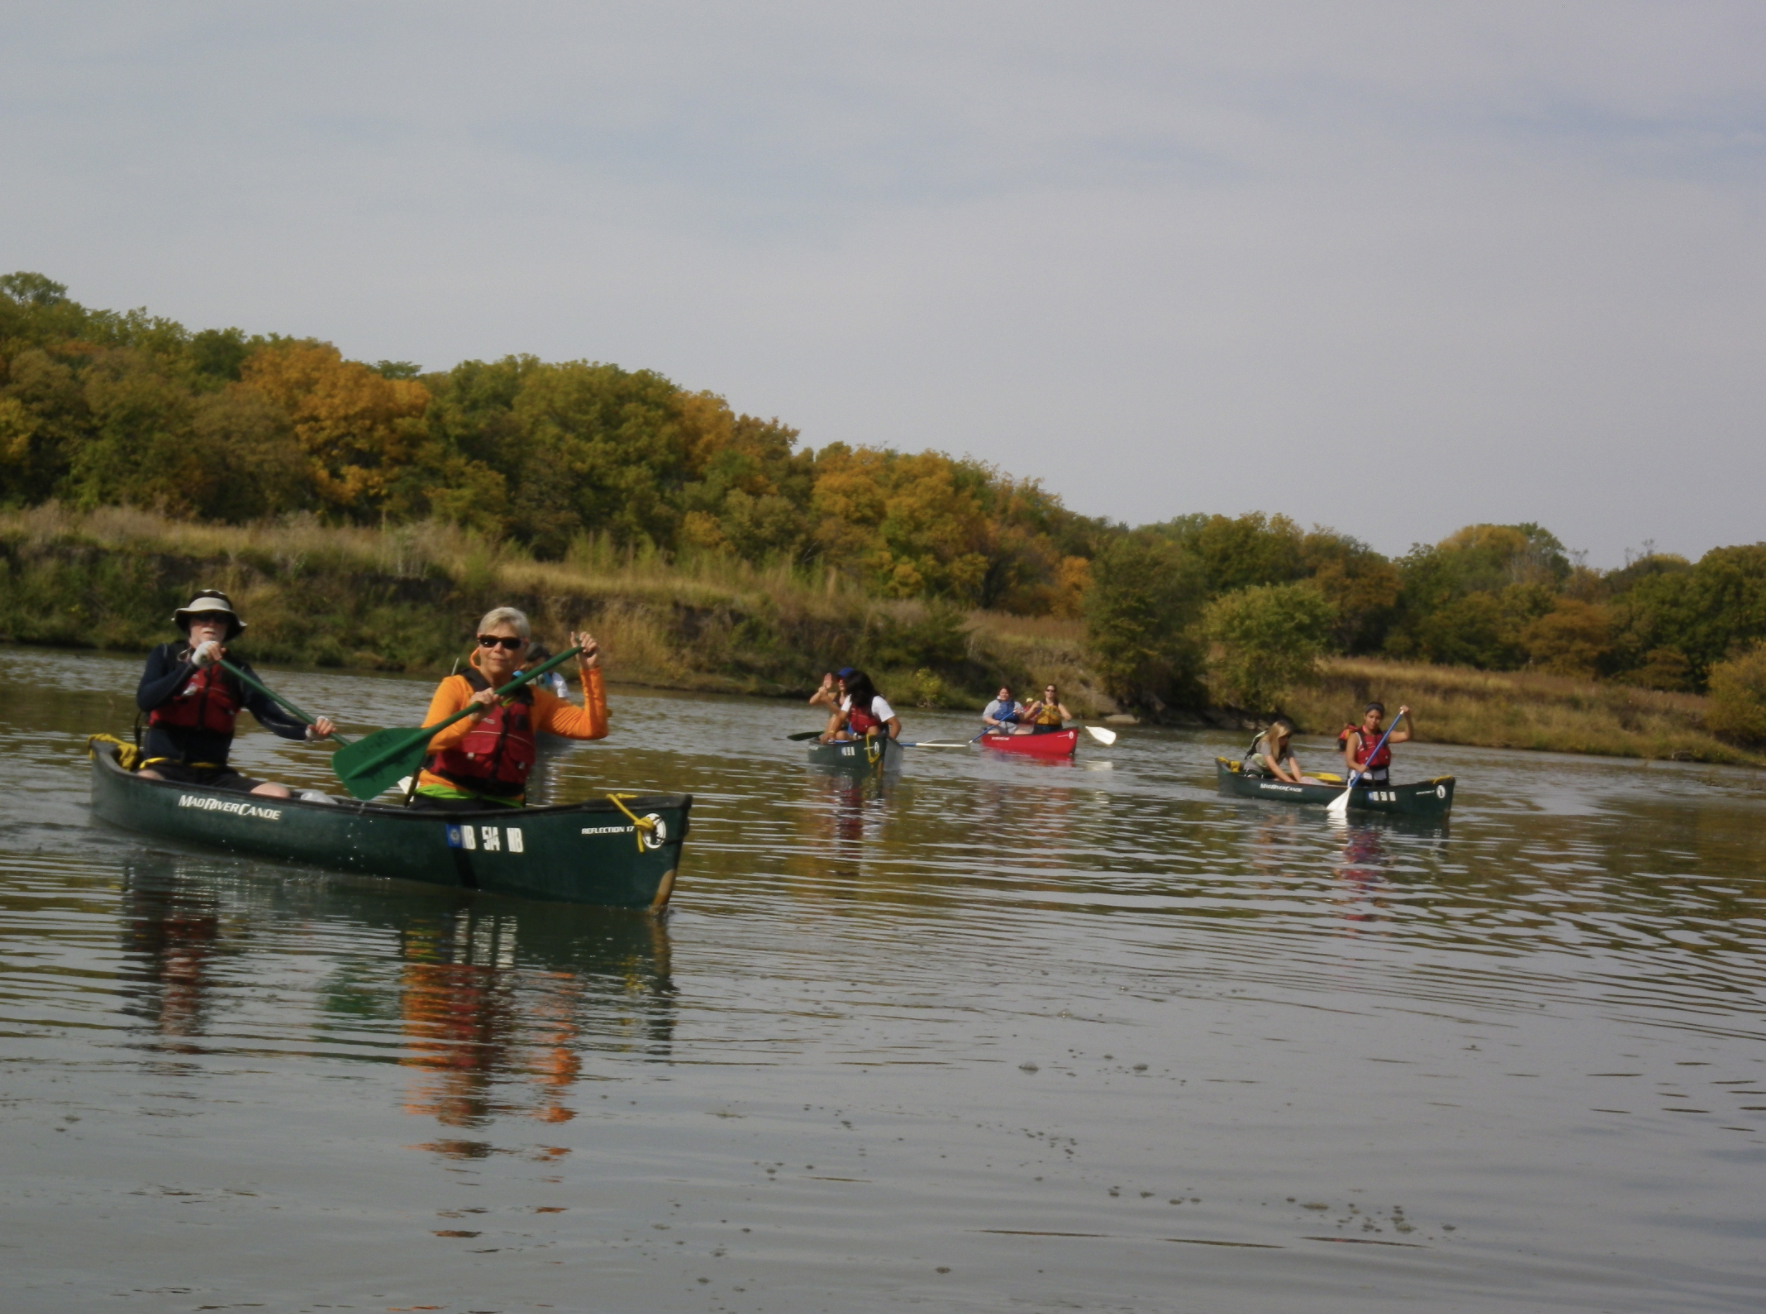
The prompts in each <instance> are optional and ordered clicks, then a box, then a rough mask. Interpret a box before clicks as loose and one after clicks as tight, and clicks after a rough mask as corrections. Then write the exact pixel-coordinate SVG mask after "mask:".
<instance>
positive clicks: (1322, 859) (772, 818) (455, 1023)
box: [0, 649, 1766, 1314]
mask: <svg viewBox="0 0 1766 1314" xmlns="http://www.w3.org/2000/svg"><path fill="white" fill-rule="evenodd" d="M0 672H3V675H4V680H5V684H6V687H7V688H8V689H9V690H11V695H10V697H9V698H8V700H7V704H6V710H5V711H4V712H3V713H0V736H3V738H4V745H5V752H4V754H3V755H0V773H3V776H4V783H5V786H6V788H5V791H4V795H3V797H4V800H5V801H4V803H0V835H3V842H4V847H5V853H6V855H7V858H6V861H5V863H4V866H3V867H0V1172H3V1173H4V1182H5V1189H4V1190H3V1191H0V1290H3V1292H4V1295H3V1299H0V1306H3V1307H4V1308H5V1309H6V1310H8V1311H12V1312H13V1314H18V1312H34V1311H47V1310H56V1311H65V1310H76V1309H77V1310H90V1309H119V1310H129V1309H139V1310H195V1309H225V1308H258V1309H269V1310H309V1309H312V1310H319V1309H357V1310H412V1309H437V1310H447V1311H471V1310H496V1311H505V1312H511V1314H512V1312H514V1311H530V1310H544V1309H559V1310H581V1309H594V1310H608V1311H620V1310H640V1309H641V1310H646V1311H675V1310H682V1311H723V1310H738V1311H740V1310H766V1311H778V1312H780V1314H786V1312H791V1311H812V1310H832V1311H847V1310H888V1309H898V1308H906V1307H909V1306H918V1307H923V1308H927V1309H937V1310H946V1309H949V1310H1044V1309H1048V1310H1197V1311H1216V1310H1223V1311H1238V1310H1244V1311H1269V1310H1275V1311H1289V1310H1292V1311H1308V1312H1316V1311H1364V1310H1369V1309H1382V1308H1387V1307H1392V1308H1406V1309H1429V1310H1461V1309H1504V1310H1521V1309H1524V1310H1535V1309H1578V1310H1582V1309H1585V1310H1640V1311H1642V1310H1647V1311H1662V1310H1705V1309H1731V1310H1739V1309H1749V1310H1753V1309H1758V1308H1760V1307H1761V1306H1762V1305H1766V1245H1763V1244H1762V1242H1763V1241H1766V1217H1763V1214H1766V1207H1763V1201H1766V1011H1763V1007H1762V1005H1763V1003H1766V859H1763V856H1762V838H1763V835H1766V781H1763V780H1762V778H1761V777H1759V776H1755V775H1751V774H1745V773H1741V772H1736V771H1729V770H1721V769H1706V768H1696V769H1695V768H1683V767H1663V766H1660V765H1657V766H1648V767H1646V766H1643V765H1640V764H1635V763H1620V762H1612V761H1604V760H1586V759H1573V758H1561V757H1549V756H1541V755H1536V754H1535V755H1523V754H1514V753H1499V752H1488V751H1480V750H1472V749H1457V748H1433V747H1428V746H1426V745H1417V746H1406V747H1405V748H1404V749H1402V750H1400V763H1401V767H1402V771H1401V772H1400V774H1401V775H1403V776H1412V775H1435V774H1442V773H1447V772H1452V773H1454V774H1456V775H1457V776H1458V778H1459V781H1460V785H1459V791H1460V792H1459V796H1458V801H1457V804H1456V809H1455V812H1454V815H1453V819H1452V823H1451V828H1450V829H1446V828H1421V829H1417V828H1412V829H1405V828H1401V827H1398V826H1395V825H1392V824H1387V825H1366V824H1357V825H1351V826H1350V827H1349V828H1348V829H1346V830H1337V829H1333V828H1332V826H1331V824H1330V823H1329V822H1327V820H1326V819H1325V818H1324V817H1323V816H1322V815H1321V814H1320V813H1319V812H1317V811H1309V812H1302V811H1299V810H1296V809H1292V808H1284V807H1282V806H1280V805H1273V804H1263V803H1255V802H1248V801H1234V800H1230V799H1226V798H1222V797H1220V796H1219V795H1217V794H1216V793H1215V791H1214V782H1213V766H1212V758H1213V755H1214V754H1215V753H1217V752H1236V750H1237V748H1238V744H1237V743H1236V741H1234V740H1233V739H1231V738H1228V737H1226V736H1221V735H1211V734H1196V733H1181V732H1170V731H1149V730H1140V729H1135V730H1129V731H1126V732H1125V733H1124V734H1123V735H1122V738H1121V740H1120V742H1119V743H1118V744H1117V745H1116V747H1115V748H1114V749H1111V750H1104V749H1101V748H1098V747H1096V746H1094V745H1091V744H1085V745H1083V746H1082V747H1081V749H1080V756H1079V758H1078V760H1077V762H1074V763H1070V764H1037V763H1030V762H1020V761H1008V760H1002V759H999V758H997V757H991V756H986V757H984V756H982V755H981V753H980V751H979V750H965V751H960V752H939V751H934V750H927V751H924V752H922V753H921V754H919V755H918V756H915V757H913V758H912V759H911V760H910V761H909V762H908V764H907V766H906V768H905V769H904V770H903V771H902V772H901V774H900V777H899V779H897V778H890V779H889V780H887V781H885V782H884V783H883V784H882V786H881V788H879V787H877V786H876V785H875V784H857V783H854V782H852V781H848V780H842V779H840V778H838V777H835V776H830V775H827V774H822V773H819V772H817V771H815V770H812V769H811V768H809V767H808V766H806V765H805V764H804V762H803V761H802V760H801V756H800V749H799V748H798V746H797V745H794V744H790V743H787V742H785V740H784V739H783V736H784V735H785V734H787V733H789V732H791V731H793V730H797V729H803V728H809V727H811V726H813V725H814V724H815V719H814V718H813V717H812V716H810V715H809V713H808V712H807V711H806V710H805V709H804V708H802V707H799V706H795V705H792V704H785V703H775V702H765V701H759V700H736V699H706V698H685V697H674V696H666V695H657V694H651V693H644V692H640V691H633V690H620V689H616V690H615V691H614V694H613V699H612V701H613V713H614V721H613V724H614V727H615V728H614V731H613V734H612V736H611V737H610V738H609V739H608V740H607V741H605V742H604V743H602V744H598V745H587V746H581V747H578V748H576V749H574V750H572V751H571V752H569V753H568V754H567V755H566V756H565V757H563V758H562V759H561V760H560V761H559V763H558V764H557V766H556V767H555V769H554V771H553V775H552V779H551V781H550V788H552V789H553V790H554V791H556V796H557V797H558V798H560V800H562V799H569V798H576V797H582V796H586V795H588V794H589V793H591V792H593V791H596V790H605V789H610V788H616V787H617V788H635V789H670V790H686V791H690V792H692V793H693V794H694V795H695V796H696V797H697V800H698V801H697V804H696V808H695V811H694V814H693V832H692V835H691V837H690V839H689V840H688V842H687V849H686V860H685V862H684V863H683V866H682V871H681V879H680V883H679V885H678V886H677V888H676V894H675V903H674V910H673V912H672V914H671V915H670V916H669V917H668V918H667V919H666V921H664V922H661V923H658V922H656V921H653V920H651V919H649V918H648V917H645V916H640V915H627V914H615V913H609V912H605V911H600V910H595V909H586V908H573V907H562V906H557V905H547V904H535V903H523V902H519V901H514V900H506V899H498V898H492V897H476V898H475V897H471V896H464V895H456V894H450V893H446V892H438V891H436V890H433V889H428V888H423V887H416V886H397V885H393V884H390V883H386V882H377V881H371V880H364V879H359V878H349V877H341V876H332V875H327V874H325V873H322V872H316V871H312V870H309V869H304V868H300V867H291V866H277V865H275V864H273V863H266V862H262V861H256V860H249V859H237V858H230V857H226V856H218V855H214V854H207V853H203V852H201V851H197V850H186V849H181V848H177V847H175V846H171V845H168V844H166V843H162V842H157V841H150V840H146V839H143V838H140V837H138V836H134V835H131V834H128V833H124V832H120V831H116V830H112V829H108V828H104V827H101V826H97V825H94V824H93V823H92V822H91V821H90V820H89V818H88V816H87V809H86V793H87V784H86V780H87V765H86V762H85V760H84V757H83V753H82V750H83V746H84V736H85V735H86V734H88V733H90V732H93V731H100V730H108V731H112V732H124V731H125V727H126V726H127V724H128V722H129V720H130V719H131V716H132V705H131V695H132V692H133V688H134V683H135V680H136V677H137V674H138V663H137V662H135V661H132V660H121V659H116V658H109V657H97V656H92V655H89V654H68V653H50V652H43V651H33V650H24V649H0ZM265 676H266V678H267V679H269V680H270V681H271V682H272V684H273V686H274V687H277V688H279V689H281V690H282V691H284V692H286V693H287V694H288V695H289V696H291V697H292V698H294V700H295V701H296V702H298V703H300V704H301V705H302V706H304V707H306V708H308V709H309V710H312V711H326V712H330V713H334V714H337V715H339V716H340V719H342V720H344V721H345V722H346V723H347V724H348V725H349V726H353V727H356V728H362V727H373V726H378V725H408V724H414V723H416V722H417V721H419V720H420V719H421V715H422V711H423V708H424V706H425V705H426V700H427V697H428V693H429V689H430V682H429V681H427V680H425V681H412V680H405V679H390V678H387V679H376V678H368V677H361V676H346V675H337V674H323V673H311V672H292V673H278V672H273V671H267V672H265ZM1418 710H1419V717H1420V723H1421V726H1422V729H1423V732H1424V733H1425V734H1426V733H1427V730H1428V708H1427V707H1426V706H1425V707H1421V708H1419V709H1418ZM969 724H970V722H969V720H967V719H964V718H959V717H953V716H947V715H937V716H934V715H930V714H917V715H912V716H910V718H909V731H910V737H918V736H926V737H930V736H932V735H937V736H940V737H945V738H949V737H952V736H962V735H966V733H967V731H968V727H969ZM1323 747H1324V746H1323V744H1322V743H1303V744H1302V745H1301V754H1302V758H1303V759H1304V758H1305V757H1306V756H1307V755H1308V750H1310V755H1311V757H1312V758H1314V759H1317V760H1318V761H1319V763H1320V764H1321V765H1323V764H1324V757H1325V754H1324V752H1323ZM238 757H239V759H240V760H242V761H243V762H245V763H247V764H249V767H250V768H253V769H257V772H258V773H259V774H264V773H268V774H271V775H273V776H276V777H280V778H282V779H285V780H289V781H294V782H300V783H308V784H313V785H321V786H323V785H324V784H325V783H326V782H327V780H328V779H329V777H328V774H327V771H326V766H325V754H324V752H323V751H322V750H320V749H317V748H311V747H307V746H304V745H296V744H289V743H287V742H285V741H282V740H277V739H274V738H272V737H270V736H268V735H266V734H264V733H262V732H261V731H257V730H255V729H254V730H253V731H251V732H250V733H248V734H246V735H245V736H243V737H242V739H241V741H240V744H239V748H238Z"/></svg>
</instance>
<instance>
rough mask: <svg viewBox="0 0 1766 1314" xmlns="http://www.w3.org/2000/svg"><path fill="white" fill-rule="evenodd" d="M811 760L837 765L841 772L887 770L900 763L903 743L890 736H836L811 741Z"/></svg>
mask: <svg viewBox="0 0 1766 1314" xmlns="http://www.w3.org/2000/svg"><path fill="white" fill-rule="evenodd" d="M809 760H810V761H811V762H812V763H813V764H815V765H816V766H828V767H838V768H840V769H841V770H842V771H886V770H888V769H890V768H892V767H899V766H900V765H901V745H900V744H898V743H896V742H895V740H893V739H891V738H889V737H888V736H887V735H878V736H876V737H875V738H871V739H836V740H834V741H833V742H832V743H827V744H822V743H812V744H811V745H810V746H809Z"/></svg>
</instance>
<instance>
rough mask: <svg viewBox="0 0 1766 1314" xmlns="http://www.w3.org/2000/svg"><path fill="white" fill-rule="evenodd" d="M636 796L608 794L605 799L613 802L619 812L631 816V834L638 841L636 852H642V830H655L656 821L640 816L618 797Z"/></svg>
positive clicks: (634, 795) (633, 795) (631, 796)
mask: <svg viewBox="0 0 1766 1314" xmlns="http://www.w3.org/2000/svg"><path fill="white" fill-rule="evenodd" d="M636 797H637V795H636V794H609V795H608V796H607V801H608V802H609V803H611V804H613V806H614V807H616V808H618V809H619V810H620V811H621V812H623V813H625V814H626V816H628V817H630V818H631V821H632V826H633V828H634V829H633V832H632V833H633V836H634V837H635V838H636V839H637V841H638V852H639V853H642V852H643V851H644V832H645V831H647V830H655V829H656V823H655V822H654V821H652V820H650V818H649V817H640V816H639V815H638V814H637V813H635V812H633V811H632V810H631V809H630V808H628V807H627V806H626V805H625V804H624V803H621V802H620V799H622V798H636Z"/></svg>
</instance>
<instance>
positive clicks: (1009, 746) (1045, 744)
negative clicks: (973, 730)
mask: <svg viewBox="0 0 1766 1314" xmlns="http://www.w3.org/2000/svg"><path fill="white" fill-rule="evenodd" d="M981 742H982V743H983V744H984V745H986V746H987V747H988V748H997V749H998V750H999V751H1000V752H1002V753H1025V754H1028V755H1029V756H1031V757H1072V756H1073V750H1074V749H1075V748H1078V747H1079V727H1078V726H1075V727H1074V728H1073V729H1071V730H1057V731H1055V733H1054V734H1052V735H982V736H981Z"/></svg>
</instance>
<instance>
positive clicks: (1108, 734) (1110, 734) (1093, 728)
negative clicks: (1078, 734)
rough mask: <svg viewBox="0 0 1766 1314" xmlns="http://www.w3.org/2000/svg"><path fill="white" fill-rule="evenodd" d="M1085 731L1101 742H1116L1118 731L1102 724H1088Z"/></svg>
mask: <svg viewBox="0 0 1766 1314" xmlns="http://www.w3.org/2000/svg"><path fill="white" fill-rule="evenodd" d="M1085 732H1086V734H1088V735H1090V736H1091V737H1092V738H1093V739H1095V740H1097V741H1098V742H1099V743H1100V744H1113V743H1115V742H1116V732H1115V731H1114V730H1106V729H1104V727H1103V726H1101V725H1088V726H1086V728H1085Z"/></svg>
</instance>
